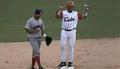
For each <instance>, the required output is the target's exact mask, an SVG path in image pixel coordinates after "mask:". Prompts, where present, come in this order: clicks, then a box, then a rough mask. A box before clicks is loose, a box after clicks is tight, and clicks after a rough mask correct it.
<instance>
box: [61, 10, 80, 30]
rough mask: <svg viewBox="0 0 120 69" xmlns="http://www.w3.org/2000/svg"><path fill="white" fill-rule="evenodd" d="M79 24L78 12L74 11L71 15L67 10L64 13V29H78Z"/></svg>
mask: <svg viewBox="0 0 120 69" xmlns="http://www.w3.org/2000/svg"><path fill="white" fill-rule="evenodd" d="M77 23H78V12H76V11H72V12H71V13H69V12H68V11H67V10H65V11H63V15H62V28H64V29H68V30H70V29H73V28H76V26H77Z"/></svg>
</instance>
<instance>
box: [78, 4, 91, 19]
mask: <svg viewBox="0 0 120 69" xmlns="http://www.w3.org/2000/svg"><path fill="white" fill-rule="evenodd" d="M84 6H85V12H84V13H83V14H81V13H79V12H78V18H79V19H80V20H81V19H86V17H87V16H88V13H89V11H90V7H89V6H88V5H84Z"/></svg>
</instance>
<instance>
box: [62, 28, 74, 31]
mask: <svg viewBox="0 0 120 69" xmlns="http://www.w3.org/2000/svg"><path fill="white" fill-rule="evenodd" d="M62 30H65V31H72V30H75V28H73V29H64V28H62Z"/></svg>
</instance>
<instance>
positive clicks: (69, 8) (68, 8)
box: [66, 1, 74, 12]
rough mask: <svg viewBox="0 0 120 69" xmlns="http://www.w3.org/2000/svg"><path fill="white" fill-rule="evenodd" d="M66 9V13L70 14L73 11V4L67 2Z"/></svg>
mask: <svg viewBox="0 0 120 69" xmlns="http://www.w3.org/2000/svg"><path fill="white" fill-rule="evenodd" d="M66 8H67V11H68V12H72V11H73V9H74V2H73V1H68V2H67V3H66Z"/></svg>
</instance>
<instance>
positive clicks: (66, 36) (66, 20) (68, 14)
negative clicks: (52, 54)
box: [56, 1, 90, 67]
mask: <svg viewBox="0 0 120 69" xmlns="http://www.w3.org/2000/svg"><path fill="white" fill-rule="evenodd" d="M62 9H63V6H62V5H60V7H59V10H57V11H56V18H60V19H62V26H61V29H62V30H61V38H60V39H61V63H60V64H59V65H58V66H59V67H63V66H66V65H67V64H66V61H67V60H66V45H67V42H68V45H69V60H68V65H67V66H68V67H72V66H73V63H72V62H73V60H74V45H75V40H76V27H77V23H78V20H81V19H85V18H86V16H87V15H88V11H89V10H90V8H89V7H88V6H87V5H86V11H85V13H84V14H81V13H80V12H77V11H74V2H72V1H68V2H67V4H66V10H62Z"/></svg>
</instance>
